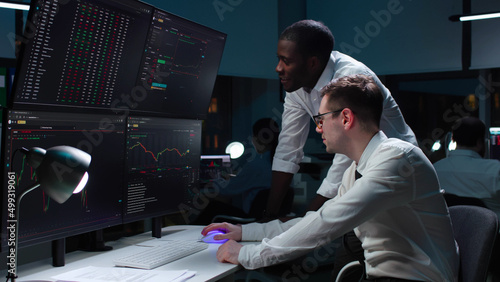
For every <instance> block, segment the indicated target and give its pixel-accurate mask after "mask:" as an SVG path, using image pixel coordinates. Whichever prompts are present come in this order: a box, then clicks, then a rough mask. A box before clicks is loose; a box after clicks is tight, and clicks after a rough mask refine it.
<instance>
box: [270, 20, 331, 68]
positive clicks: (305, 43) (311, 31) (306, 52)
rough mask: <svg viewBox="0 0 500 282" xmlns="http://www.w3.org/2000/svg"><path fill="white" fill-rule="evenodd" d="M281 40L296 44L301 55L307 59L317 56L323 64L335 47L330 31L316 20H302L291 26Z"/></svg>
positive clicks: (283, 33)
mask: <svg viewBox="0 0 500 282" xmlns="http://www.w3.org/2000/svg"><path fill="white" fill-rule="evenodd" d="M279 39H280V40H288V41H292V42H295V44H297V48H298V49H299V52H300V54H302V55H303V56H305V57H312V56H317V57H318V58H319V59H320V60H321V61H323V62H327V61H328V58H329V57H330V53H331V52H332V51H333V46H334V45H335V39H334V37H333V35H332V32H331V31H330V29H329V28H328V27H327V26H326V25H324V24H323V23H321V22H318V21H314V20H302V21H298V22H296V23H294V24H292V25H290V26H289V27H287V28H286V29H285V30H284V31H283V32H282V33H281V35H280V38H279Z"/></svg>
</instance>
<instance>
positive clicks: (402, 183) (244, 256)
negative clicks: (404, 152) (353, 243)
mask: <svg viewBox="0 0 500 282" xmlns="http://www.w3.org/2000/svg"><path fill="white" fill-rule="evenodd" d="M389 155H390V154H386V157H385V158H383V155H379V156H380V157H382V158H380V162H378V163H379V165H378V166H377V167H376V169H374V170H373V172H371V173H367V174H366V175H363V177H362V178H360V179H359V180H358V181H356V182H355V183H354V185H353V186H352V188H351V189H350V190H349V191H347V192H346V193H345V194H343V195H342V196H341V197H339V196H337V197H335V198H334V199H330V200H328V201H327V202H326V203H325V204H324V205H323V206H322V207H321V208H320V209H319V210H318V211H317V212H310V213H308V214H307V215H306V216H305V217H304V218H302V219H301V220H299V221H298V222H297V223H296V224H295V225H293V226H291V227H290V228H289V229H287V230H286V232H283V233H281V234H280V235H277V236H275V237H273V238H265V239H263V240H262V242H261V243H260V244H257V245H245V246H243V247H242V248H241V250H240V254H239V256H238V261H239V262H240V263H241V265H243V266H244V267H245V268H247V269H255V268H260V267H265V266H269V265H272V264H276V263H280V262H284V261H287V260H290V259H293V258H296V257H299V256H301V255H304V254H306V253H307V252H309V251H311V250H313V249H315V248H317V247H319V246H322V245H326V244H328V243H329V242H331V241H332V240H334V239H336V238H338V237H340V236H342V235H343V234H345V233H346V232H348V231H350V230H352V229H353V228H355V227H357V226H358V225H360V224H361V223H363V222H365V221H366V220H368V219H370V218H371V217H373V216H375V215H376V214H378V213H379V212H381V211H383V210H387V209H390V208H393V207H395V206H398V205H402V204H404V203H405V202H408V201H410V200H411V199H412V196H413V189H412V187H411V185H408V183H413V182H412V181H409V180H407V179H405V178H406V177H405V176H400V174H399V173H398V168H399V167H401V165H400V164H401V160H402V159H403V158H402V156H401V155H394V157H389ZM398 158H399V160H398ZM407 177H411V176H407ZM341 189H342V188H341ZM244 232H245V229H244Z"/></svg>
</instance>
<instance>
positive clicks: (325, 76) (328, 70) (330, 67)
mask: <svg viewBox="0 0 500 282" xmlns="http://www.w3.org/2000/svg"><path fill="white" fill-rule="evenodd" d="M334 65H335V58H334V56H333V53H332V54H330V59H328V63H327V64H326V67H325V69H324V70H323V73H322V74H321V76H320V77H319V79H318V82H316V85H315V86H314V90H316V91H318V92H320V91H321V89H322V88H323V87H325V86H326V85H327V84H328V83H329V82H330V81H331V80H332V79H333V74H334Z"/></svg>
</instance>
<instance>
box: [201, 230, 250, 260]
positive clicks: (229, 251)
mask: <svg viewBox="0 0 500 282" xmlns="http://www.w3.org/2000/svg"><path fill="white" fill-rule="evenodd" d="M214 230H218V231H222V232H224V233H225V234H220V235H216V236H214V239H215V240H222V239H229V241H227V242H226V243H224V244H223V245H221V246H220V247H219V249H218V250H217V260H218V261H220V262H229V263H232V264H239V262H238V255H239V254H240V249H241V247H243V245H241V244H238V243H237V242H236V241H241V238H242V230H241V226H240V225H234V224H230V223H227V222H224V223H212V224H210V225H208V226H207V227H205V228H203V230H202V231H201V234H202V235H203V236H205V235H207V234H208V232H210V231H214Z"/></svg>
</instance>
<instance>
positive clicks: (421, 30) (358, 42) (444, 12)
mask: <svg viewBox="0 0 500 282" xmlns="http://www.w3.org/2000/svg"><path fill="white" fill-rule="evenodd" d="M361 3H362V4H361ZM307 4H308V5H307V15H308V17H310V18H313V19H316V20H321V21H323V22H324V23H325V24H326V25H328V26H329V27H330V29H331V30H332V33H333V35H334V36H335V39H336V43H335V46H336V47H335V49H336V50H338V51H341V52H343V53H346V54H350V55H351V56H353V57H354V58H356V59H358V60H360V61H362V62H364V63H365V64H366V65H368V66H369V67H370V68H372V69H373V70H374V71H375V72H376V73H377V74H379V75H381V74H398V73H413V72H434V71H450V70H459V69H461V38H462V36H461V24H459V23H453V22H450V21H449V20H448V17H449V16H450V15H452V14H457V13H459V12H460V11H461V1H454V0H442V1H431V0H422V1H411V0H401V1H400V0H388V1H321V0H309V1H307Z"/></svg>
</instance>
